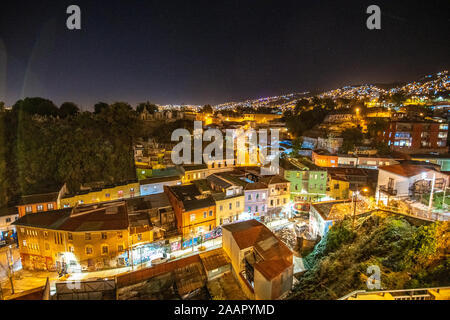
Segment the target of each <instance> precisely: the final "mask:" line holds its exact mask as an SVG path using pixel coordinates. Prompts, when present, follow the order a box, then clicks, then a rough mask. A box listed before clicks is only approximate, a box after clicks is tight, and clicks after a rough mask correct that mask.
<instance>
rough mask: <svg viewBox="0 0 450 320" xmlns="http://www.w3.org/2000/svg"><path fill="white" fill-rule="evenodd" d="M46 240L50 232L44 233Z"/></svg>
mask: <svg viewBox="0 0 450 320" xmlns="http://www.w3.org/2000/svg"><path fill="white" fill-rule="evenodd" d="M44 238H45V239H48V232H47V231H44Z"/></svg>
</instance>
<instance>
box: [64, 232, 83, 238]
mask: <svg viewBox="0 0 450 320" xmlns="http://www.w3.org/2000/svg"><path fill="white" fill-rule="evenodd" d="M67 239H69V240H73V235H72V233H71V232H69V233H67ZM86 240H88V239H86Z"/></svg>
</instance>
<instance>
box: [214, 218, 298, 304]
mask: <svg viewBox="0 0 450 320" xmlns="http://www.w3.org/2000/svg"><path fill="white" fill-rule="evenodd" d="M222 232H223V235H222V248H223V250H224V251H225V253H226V254H227V255H228V256H229V257H230V260H231V265H232V269H233V275H234V276H235V277H236V279H237V281H238V283H239V284H240V286H241V288H242V290H243V291H244V293H245V294H246V296H247V297H248V298H249V299H254V300H270V299H281V298H283V297H284V296H285V295H286V294H288V292H289V291H290V290H291V289H292V283H293V271H294V264H293V254H292V251H291V250H290V249H289V248H288V247H287V246H286V245H285V244H284V243H283V242H282V241H280V240H279V239H278V238H277V237H276V236H275V235H274V234H273V233H272V231H270V230H269V229H268V228H267V227H266V226H265V225H263V224H262V223H260V222H258V221H256V220H247V221H242V222H237V223H232V224H228V225H225V226H223V231H222Z"/></svg>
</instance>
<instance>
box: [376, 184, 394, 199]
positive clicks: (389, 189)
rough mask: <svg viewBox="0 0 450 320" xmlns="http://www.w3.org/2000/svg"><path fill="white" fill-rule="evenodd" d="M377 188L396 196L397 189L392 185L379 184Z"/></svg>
mask: <svg viewBox="0 0 450 320" xmlns="http://www.w3.org/2000/svg"><path fill="white" fill-rule="evenodd" d="M379 188H380V191H381V192H384V193H387V194H389V195H391V196H396V195H397V190H396V189H394V188H392V187H389V186H385V185H383V186H380V187H379Z"/></svg>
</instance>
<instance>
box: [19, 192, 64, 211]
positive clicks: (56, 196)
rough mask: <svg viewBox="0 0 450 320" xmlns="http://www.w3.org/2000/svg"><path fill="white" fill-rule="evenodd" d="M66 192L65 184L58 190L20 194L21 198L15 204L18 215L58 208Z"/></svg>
mask: <svg viewBox="0 0 450 320" xmlns="http://www.w3.org/2000/svg"><path fill="white" fill-rule="evenodd" d="M66 192H67V189H66V185H63V186H62V188H61V189H60V190H58V191H55V192H50V193H42V194H32V195H27V196H22V200H21V202H20V204H19V205H18V206H17V210H18V212H19V217H23V216H24V215H26V214H30V213H36V212H43V211H52V210H56V209H59V208H60V207H61V198H62V197H63V196H64V194H65V193H66Z"/></svg>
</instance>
